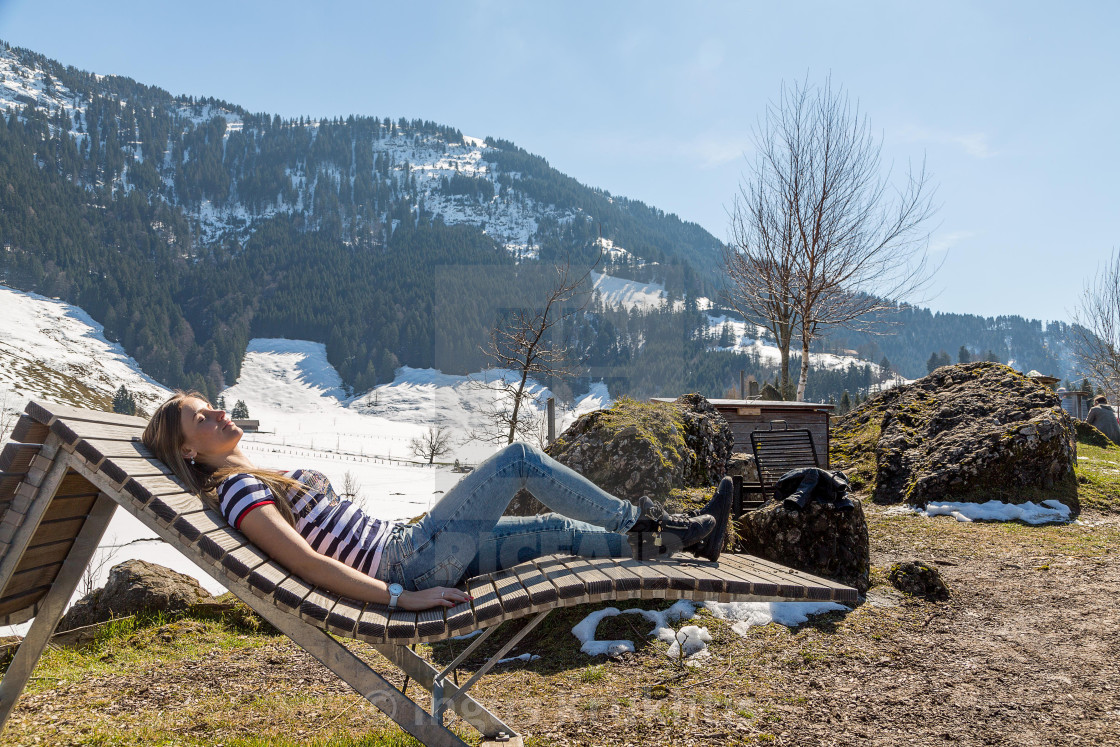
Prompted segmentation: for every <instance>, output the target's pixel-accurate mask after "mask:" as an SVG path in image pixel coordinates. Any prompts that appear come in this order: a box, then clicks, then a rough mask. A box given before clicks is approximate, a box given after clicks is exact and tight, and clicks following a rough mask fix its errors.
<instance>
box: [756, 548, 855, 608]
mask: <svg viewBox="0 0 1120 747" xmlns="http://www.w3.org/2000/svg"><path fill="white" fill-rule="evenodd" d="M734 561H735V562H736V563H738V564H739V565H740V566H741V567H754V568H765V569H767V570H768V571H770V572H777V573H781V574H783V575H788V576H791V577H792V579H796V580H799V581H800V582H801V583H803V584H806V585H808V587H809V588H810V589H812V588H813V587H814V586H815V587H821V588H824V589H828V590H829V591H830V592H831V597H830V598H832V599H833V600H834V601H848V602H855V601H856V595H855V594H854V593H853V592H855V590H854V589H853V588H852V587H850V586H845V585H844V584H842V583H840V582H839V581H833V580H832V579H830V578H824V577H823V576H815V575H813V574H811V573H806V572H805V571H800V570H797V569H795V568H789V567H788V566H784V565H781V564H779V563H775V562H773V561H770V560H766V559H765V558H759V557H755V556H738V557H736V558H734Z"/></svg>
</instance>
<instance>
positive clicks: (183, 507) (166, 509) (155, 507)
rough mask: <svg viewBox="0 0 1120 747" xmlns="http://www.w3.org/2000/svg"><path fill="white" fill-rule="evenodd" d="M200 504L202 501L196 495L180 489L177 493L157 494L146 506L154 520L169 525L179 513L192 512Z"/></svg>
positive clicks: (200, 505) (198, 507) (197, 508)
mask: <svg viewBox="0 0 1120 747" xmlns="http://www.w3.org/2000/svg"><path fill="white" fill-rule="evenodd" d="M202 506H203V503H202V501H200V500H199V499H198V498H197V497H196V496H193V495H191V494H190V493H184V492H182V491H181V490H180V491H179V492H178V493H170V494H167V495H157V496H156V497H154V498H152V500H151V501H149V502H148V506H147V508H148V511H150V512H151V513H152V514H153V515H154V516H155V517H156V521H158V522H159V523H161V524H163V525H164V526H168V527H169V526H171V525H172V524H174V523H175V519H177V518H178V517H179V516H180V515H182V514H189V513H193V512H195V511H197V510H199V509H200V508H201V507H202Z"/></svg>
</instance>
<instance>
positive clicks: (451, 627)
mask: <svg viewBox="0 0 1120 747" xmlns="http://www.w3.org/2000/svg"><path fill="white" fill-rule="evenodd" d="M444 620H445V621H446V625H447V630H446V633H447V635H458V634H459V633H460V632H462V631H471V630H475V629H477V628H478V623H477V621H476V619H475V616H474V607H473V606H472V605H471V603H470V602H462V603H461V604H457V605H455V606H454V607H448V608H447V611H446V612H445V613H444Z"/></svg>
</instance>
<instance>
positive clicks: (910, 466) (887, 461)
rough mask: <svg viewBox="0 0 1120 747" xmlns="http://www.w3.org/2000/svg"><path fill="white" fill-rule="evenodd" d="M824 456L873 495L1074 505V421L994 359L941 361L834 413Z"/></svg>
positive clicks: (918, 500) (1051, 397)
mask: <svg viewBox="0 0 1120 747" xmlns="http://www.w3.org/2000/svg"><path fill="white" fill-rule="evenodd" d="M831 442H832V443H831V456H832V463H833V465H834V466H836V467H837V468H839V469H843V470H845V472H846V473H847V474H848V476H849V477H850V478H851V480H852V485H853V487H854V488H856V489H857V490H862V489H867V490H870V491H871V492H872V497H873V499H874V500H875V501H876V502H878V503H898V502H906V503H910V504H914V505H920V506H924V505H925V504H926V503H928V502H929V501H931V500H950V501H979V502H983V501H988V500H992V499H996V500H1001V501H1006V502H1008V503H1023V502H1026V501H1035V502H1040V501H1042V500H1047V499H1057V500H1060V501H1061V502H1062V503H1064V504H1066V505H1067V506H1069V507H1070V508H1071V509H1072V510H1073V511H1074V512H1077V511H1078V510H1079V509H1080V506H1079V504H1078V500H1077V482H1076V479H1075V476H1074V466H1075V464H1076V459H1077V446H1076V441H1075V437H1074V426H1073V420H1072V418H1070V416H1069V414H1068V413H1066V412H1065V411H1064V410H1063V409H1062V408H1061V403H1060V402H1059V400H1058V397H1057V395H1055V394H1054V392H1053V391H1051V390H1050V389H1049V388H1048V387H1045V386H1042V385H1041V384H1038V383H1037V382H1035V381H1033V380H1031V379H1029V378H1027V377H1025V376H1023V375H1022V374H1020V373H1018V372H1017V371H1015V370H1013V369H1011V368H1009V367H1007V366H1004V365H1001V364H998V363H988V362H979V363H970V364H964V365H958V366H945V367H943V368H939V369H938V370H937V371H935V372H934V373H932V374H931V375H929V376H927V377H925V378H923V379H919V380H918V381H916V382H914V383H912V384H907V385H904V386H900V387H896V388H894V389H890V390H888V391H886V392H884V393H882V394H880V395H877V396H875V397H872V398H871V399H869V400H868V401H867V402H865V403H864V404H863V405H861V406H860V407H859V408H857V409H856V410H855V411H853V412H851V413H849V414H847V415H845V416H842V417H840V418H838V419H837V420H836V421H835V423H834V427H833V437H832V439H831Z"/></svg>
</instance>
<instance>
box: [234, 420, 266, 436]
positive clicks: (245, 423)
mask: <svg viewBox="0 0 1120 747" xmlns="http://www.w3.org/2000/svg"><path fill="white" fill-rule="evenodd" d="M233 424H234V425H236V426H237V427H238V428H240V429H241V430H243V431H245V432H246V433H256V432H257V431H259V430H260V429H261V421H259V420H240V419H238V420H234V421H233Z"/></svg>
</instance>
